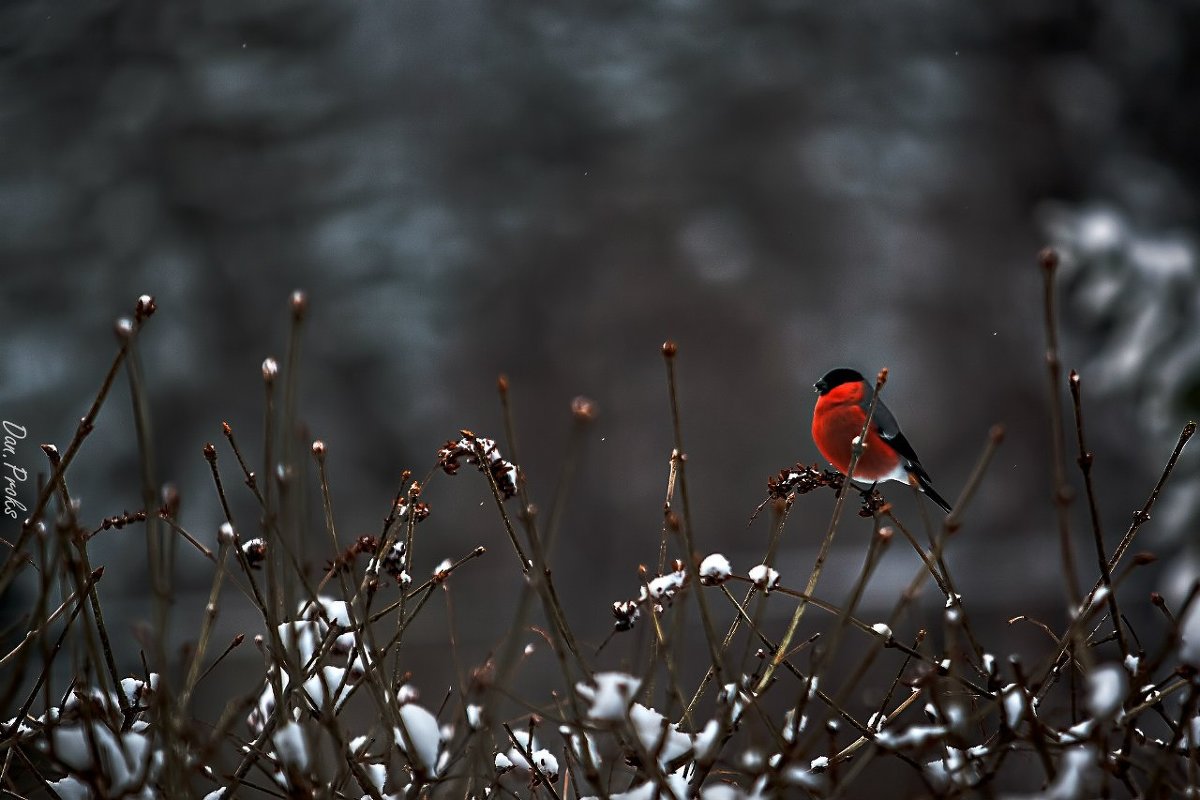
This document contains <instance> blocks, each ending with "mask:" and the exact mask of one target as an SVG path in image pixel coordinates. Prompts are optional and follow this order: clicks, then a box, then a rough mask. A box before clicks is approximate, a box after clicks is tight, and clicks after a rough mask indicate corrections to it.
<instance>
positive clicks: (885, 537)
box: [877, 525, 896, 544]
mask: <svg viewBox="0 0 1200 800" xmlns="http://www.w3.org/2000/svg"><path fill="white" fill-rule="evenodd" d="M877 535H878V536H879V542H880V544H887V543H888V542H890V541H891V540H892V537H893V536H895V535H896V531H895V530H894V529H893V528H892V527H891V526H890V525H884V526H883V527H882V528H880V529H879V533H878V534H877Z"/></svg>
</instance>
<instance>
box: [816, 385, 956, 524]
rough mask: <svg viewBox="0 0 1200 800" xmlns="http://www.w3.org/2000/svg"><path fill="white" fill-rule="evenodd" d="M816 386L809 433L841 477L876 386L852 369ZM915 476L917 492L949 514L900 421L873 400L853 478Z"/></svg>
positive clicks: (904, 480)
mask: <svg viewBox="0 0 1200 800" xmlns="http://www.w3.org/2000/svg"><path fill="white" fill-rule="evenodd" d="M813 387H814V388H815V389H816V390H817V394H818V395H819V397H817V406H816V408H814V409H813V422H812V435H813V441H814V442H816V443H817V449H818V450H820V451H821V455H823V456H825V458H826V459H827V460H828V461H829V463H831V464H833V466H835V467H836V468H837V470H838V472H841V473H842V474H843V475H845V474H846V470H848V469H849V468H850V454H851V450H852V449H853V446H854V440H855V439H857V438H858V437H859V436H860V435H861V434H862V430H863V423H865V422H866V421H867V409H868V408H869V407H870V405H871V396H872V395H873V394H874V393H875V388H874V387H873V386H872V385H871V384H870V383H867V381H866V380H864V379H863V376H862V375H861V374H860V373H858V372H855V371H854V370H852V369H845V368H839V369H834V370H830V371H829V372H827V373H825V377H823V378H821V380H819V381H817V382H816V383H815V384H813ZM910 478H911V479H915V480H916V483H917V486H918V487H919V488H920V489H921V491H922V492H924V493H925V494H927V495H929V497H930V499H932V500H933V502H935V503H937V504H938V505H939V506H941V507H942V509H943V510H945V511H946V513H949V512H950V504H949V503H947V502H946V501H945V499H944V498H942V496H941V495H939V494H938V493H937V492H936V491H934V488H933V484H932V483H931V482H930V480H929V473H927V472H926V471H925V468H924V467H922V466H921V459H919V458H917V452H916V451H915V450H913V447H912V445H911V444H909V443H908V439H905V438H904V434H903V433H901V432H900V424H899V423H898V422H896V418H895V417H894V416H892V412H891V411H889V410H888V407H887V406H885V405H884V404H883V401H882V400H878V401H876V403H875V412H874V413H873V414H872V415H871V425H870V427H869V428H868V429H867V441H866V447H865V448H864V449H863V451H862V455H861V456H859V459H858V463H857V464H855V465H854V480H855V481H857V482H859V483H866V484H875V483H878V482H880V481H900V482H901V483H908V482H909V480H910Z"/></svg>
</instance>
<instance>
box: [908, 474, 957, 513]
mask: <svg viewBox="0 0 1200 800" xmlns="http://www.w3.org/2000/svg"><path fill="white" fill-rule="evenodd" d="M909 472H910V473H911V474H912V476H913V477H914V478H916V479H917V486H919V487H920V489H921V491H922V492H924V493H925V494H926V495H928V496H929V499H930V500H932V501H933V502H935V503H937V504H938V505H939V506H941V508H942V511H945V512H946V513H947V514H949V513H950V512H951V511H953V510H954V509H952V508H951V507H950V504H949V503H947V502H946V498H944V497H942V496H941V495H940V494H938V493H937V490H935V489H934V488H933V483H932V482H931V481H930V480H929V476H928V475H927V474H925V470H923V469H921V465H920V464H910V465H909Z"/></svg>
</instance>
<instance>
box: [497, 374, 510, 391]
mask: <svg viewBox="0 0 1200 800" xmlns="http://www.w3.org/2000/svg"><path fill="white" fill-rule="evenodd" d="M496 391H498V392H500V394H508V376H507V375H505V374H504V373H501V374H500V375H499V376H498V377H497V378H496Z"/></svg>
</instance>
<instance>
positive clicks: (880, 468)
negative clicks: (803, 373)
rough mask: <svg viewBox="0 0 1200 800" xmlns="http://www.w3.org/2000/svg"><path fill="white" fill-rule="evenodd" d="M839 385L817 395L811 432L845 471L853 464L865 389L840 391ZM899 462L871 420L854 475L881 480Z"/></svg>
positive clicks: (829, 458)
mask: <svg viewBox="0 0 1200 800" xmlns="http://www.w3.org/2000/svg"><path fill="white" fill-rule="evenodd" d="M842 388H843V387H841V386H839V387H837V388H835V389H834V390H832V391H830V392H829V393H827V394H825V395H822V396H821V397H820V398H818V399H817V407H816V409H815V410H814V411H813V424H812V435H813V441H814V442H816V444H817V449H818V450H820V451H821V455H823V456H824V457H825V459H826V460H827V461H829V463H831V464H833V465H834V466H835V467H837V469H838V471H839V472H841V473H842V474H845V473H846V470H847V469H848V468H849V467H850V456H851V452H852V450H853V447H854V444H853V442H854V439H855V437H857V436H859V435H861V434H862V429H863V423H864V422H866V420H867V415H866V411H864V410H863V408H862V406H861V405H859V402H860V400H861V399H862V390H861V389H858V388H857V387H854V388H853V389H851V390H847V391H841V390H842ZM899 463H900V459H899V456H898V455H897V454H896V451H895V450H893V449H892V447H891V445H889V444H888V443H887V442H885V441H884V440H883V439H882V438H880V436H879V433H878V432H877V429H876V427H875V425H874V423H872V425H871V428H870V430H868V431H867V446H866V448H865V449H864V450H863V453H862V455H861V456H860V457H859V459H858V464H856V465H855V467H854V477H855V478H856V479H859V480H863V481H875V480H881V479H883V478H885V477H887V476H888V475H890V474H891V473H892V472H893V471H894V470H895V469H896V467H897V465H898V464H899Z"/></svg>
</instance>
